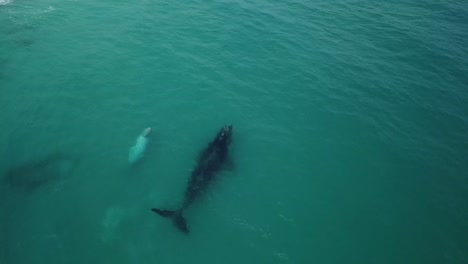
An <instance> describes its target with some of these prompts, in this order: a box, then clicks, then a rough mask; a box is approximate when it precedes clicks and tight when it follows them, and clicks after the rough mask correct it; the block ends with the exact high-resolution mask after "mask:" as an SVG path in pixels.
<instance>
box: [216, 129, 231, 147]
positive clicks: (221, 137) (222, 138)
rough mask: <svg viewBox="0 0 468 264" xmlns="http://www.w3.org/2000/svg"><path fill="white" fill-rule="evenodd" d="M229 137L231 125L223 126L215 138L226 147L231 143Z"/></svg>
mask: <svg viewBox="0 0 468 264" xmlns="http://www.w3.org/2000/svg"><path fill="white" fill-rule="evenodd" d="M231 137H232V125H230V124H229V125H225V126H223V127H222V128H221V129H220V130H219V132H218V136H217V141H218V142H223V143H224V144H226V145H228V144H229V143H231Z"/></svg>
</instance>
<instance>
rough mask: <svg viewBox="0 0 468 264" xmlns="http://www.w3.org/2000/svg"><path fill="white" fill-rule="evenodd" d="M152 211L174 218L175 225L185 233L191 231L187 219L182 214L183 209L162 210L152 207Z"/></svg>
mask: <svg viewBox="0 0 468 264" xmlns="http://www.w3.org/2000/svg"><path fill="white" fill-rule="evenodd" d="M151 211H153V212H155V213H157V214H158V215H160V216H162V217H166V218H172V221H173V222H174V225H175V226H177V228H179V230H180V231H182V232H184V233H185V234H188V233H189V230H188V227H187V222H186V221H185V218H184V217H183V216H182V211H181V210H177V211H170V210H161V209H156V208H153V209H151Z"/></svg>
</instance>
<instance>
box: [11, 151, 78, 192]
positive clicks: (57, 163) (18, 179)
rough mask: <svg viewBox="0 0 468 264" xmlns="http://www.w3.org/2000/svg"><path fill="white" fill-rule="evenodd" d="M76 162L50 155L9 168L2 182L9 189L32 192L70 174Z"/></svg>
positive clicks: (72, 158) (62, 155) (66, 156)
mask: <svg viewBox="0 0 468 264" xmlns="http://www.w3.org/2000/svg"><path fill="white" fill-rule="evenodd" d="M77 162H78V160H77V159H76V158H75V157H72V156H70V155H65V154H61V153H56V154H51V155H49V156H46V157H44V158H41V159H38V160H33V161H30V162H26V163H24V164H21V165H18V166H15V167H12V168H10V169H9V170H7V172H6V173H5V175H4V177H3V182H4V184H6V185H7V186H9V187H11V188H16V189H21V190H25V191H34V190H36V189H37V188H39V187H41V186H43V185H45V184H47V183H50V182H52V181H54V180H57V179H60V178H61V177H65V176H67V175H68V174H70V173H71V171H72V169H73V168H75V167H76V165H77Z"/></svg>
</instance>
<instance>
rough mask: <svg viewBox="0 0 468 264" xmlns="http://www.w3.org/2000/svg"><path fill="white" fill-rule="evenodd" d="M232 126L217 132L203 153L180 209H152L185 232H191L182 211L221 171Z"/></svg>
mask: <svg viewBox="0 0 468 264" xmlns="http://www.w3.org/2000/svg"><path fill="white" fill-rule="evenodd" d="M231 137H232V126H231V125H225V126H224V127H222V128H221V130H220V131H219V132H218V134H216V137H215V139H214V140H213V141H211V142H210V144H209V145H208V147H207V148H206V149H205V150H203V152H202V153H201V155H200V157H199V159H198V164H197V166H196V167H195V168H194V169H193V171H192V176H191V177H190V180H189V182H188V186H187V188H186V190H185V197H184V202H183V204H182V206H181V207H180V208H179V209H178V210H174V211H171V210H161V209H157V208H153V209H151V211H153V212H155V213H157V214H159V215H160V216H162V217H168V218H171V219H172V221H173V222H174V224H175V225H176V226H177V228H179V230H181V231H182V232H184V233H185V234H188V233H189V229H188V227H187V221H186V220H185V218H184V217H183V216H182V212H183V211H184V210H185V209H186V208H187V207H188V206H189V205H191V204H192V203H193V201H194V200H195V199H196V198H197V197H198V196H200V194H202V193H203V191H204V190H205V189H206V187H207V186H208V185H209V184H210V182H211V181H212V180H213V178H214V176H215V174H216V172H217V171H219V170H220V169H221V168H222V166H223V163H224V162H225V161H226V159H227V156H228V147H229V145H230V143H231Z"/></svg>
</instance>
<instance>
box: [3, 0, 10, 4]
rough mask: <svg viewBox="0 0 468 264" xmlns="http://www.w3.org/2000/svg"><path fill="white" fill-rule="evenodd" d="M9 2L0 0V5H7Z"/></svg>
mask: <svg viewBox="0 0 468 264" xmlns="http://www.w3.org/2000/svg"><path fill="white" fill-rule="evenodd" d="M9 3H11V0H0V5H8V4H9Z"/></svg>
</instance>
